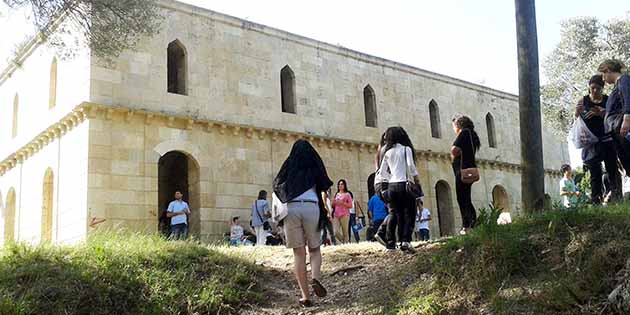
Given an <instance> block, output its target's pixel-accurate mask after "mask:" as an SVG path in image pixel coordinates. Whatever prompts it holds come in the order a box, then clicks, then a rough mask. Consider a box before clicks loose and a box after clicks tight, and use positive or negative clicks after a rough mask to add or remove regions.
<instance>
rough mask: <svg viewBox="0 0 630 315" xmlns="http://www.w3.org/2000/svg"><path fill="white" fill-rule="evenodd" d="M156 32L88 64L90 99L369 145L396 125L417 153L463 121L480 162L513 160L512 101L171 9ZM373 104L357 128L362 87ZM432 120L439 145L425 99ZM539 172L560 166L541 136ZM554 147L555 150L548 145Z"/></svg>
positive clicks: (243, 24)
mask: <svg viewBox="0 0 630 315" xmlns="http://www.w3.org/2000/svg"><path fill="white" fill-rule="evenodd" d="M164 10H165V14H166V16H167V18H166V19H165V24H164V29H163V31H162V32H161V33H160V34H159V35H158V36H156V37H154V38H152V39H148V40H146V41H144V42H143V43H142V45H141V46H140V47H139V48H138V50H137V51H136V52H128V53H124V54H123V55H122V56H121V58H119V59H118V63H117V65H116V66H115V67H112V68H106V67H103V66H99V65H97V64H96V63H95V62H96V61H94V62H93V64H92V68H91V71H92V79H91V90H90V100H91V101H93V102H96V103H102V104H113V105H120V106H128V107H131V108H136V109H148V110H152V111H160V112H164V113H172V114H178V115H186V116H191V117H195V118H200V119H210V120H220V121H226V122H233V123H240V124H246V125H253V126H259V127H267V128H280V129H284V130H289V131H294V132H300V133H307V134H315V135H320V136H331V137H336V138H342V139H352V140H356V141H365V142H376V141H377V140H378V137H379V135H380V133H381V132H382V131H383V130H384V129H385V128H386V127H387V126H392V125H401V126H403V127H405V128H406V129H407V130H408V131H409V133H410V134H411V137H412V140H413V141H414V143H415V144H416V146H417V148H419V149H428V150H432V151H438V152H446V151H448V148H449V147H450V144H451V143H452V138H453V135H452V132H451V126H450V118H451V117H452V116H453V114H455V113H465V114H467V115H470V116H471V117H472V119H473V120H474V121H475V122H476V124H477V127H478V128H477V129H478V132H479V134H480V136H481V138H482V143H483V145H484V149H483V150H482V151H481V152H480V153H479V155H480V157H481V158H485V159H492V160H499V161H503V162H509V163H516V164H518V163H519V162H520V146H519V145H518V143H519V137H520V135H519V132H518V130H519V125H518V106H517V99H516V97H515V96H514V95H511V94H507V93H503V92H499V91H496V90H492V89H489V88H486V87H483V86H479V85H475V84H471V83H467V82H463V81H461V80H457V79H453V78H449V77H445V76H442V75H438V74H435V73H431V72H428V71H424V70H420V69H417V68H413V67H410V66H406V65H402V64H399V63H395V62H392V61H388V60H384V59H380V58H377V57H373V56H369V55H365V54H362V53H358V52H354V51H351V50H348V49H345V48H342V47H337V46H332V45H329V44H325V43H322V42H318V41H315V40H311V39H307V38H304V37H301V36H298V35H294V34H290V33H287V32H284V31H280V30H276V29H272V28H269V27H265V26H262V25H257V24H253V23H250V22H247V21H244V20H240V19H236V18H232V17H228V16H225V15H222V14H219V13H215V12H212V11H208V10H204V9H199V8H194V7H191V6H188V5H185V4H179V3H175V2H173V3H172V4H171V5H169V7H167V8H165V9H164ZM175 39H178V40H179V41H180V42H181V43H183V44H184V45H185V47H186V52H187V62H188V69H189V72H188V82H187V85H188V90H187V92H188V93H187V94H188V95H177V94H170V93H167V92H166V81H167V79H166V53H167V50H166V47H167V45H168V43H169V42H171V41H173V40H175ZM285 65H289V66H290V67H291V68H292V70H293V71H294V73H295V77H296V94H297V114H287V113H282V112H281V105H280V103H281V101H280V69H282V68H283V67H284V66H285ZM367 84H370V86H371V87H372V88H373V89H374V91H375V94H376V101H377V112H378V126H379V128H368V127H364V126H365V122H364V121H365V120H364V119H365V118H364V108H363V88H364V87H365V86H366V85H367ZM432 99H434V100H435V101H436V102H437V103H438V105H439V107H440V114H441V131H442V135H443V136H442V139H434V138H432V137H431V133H430V127H429V112H428V104H429V101H430V100H432ZM487 113H491V114H492V115H493V116H494V119H495V125H496V131H497V135H496V136H497V142H498V148H496V149H495V148H489V147H488V145H487V144H488V142H487V139H488V137H487V133H486V125H485V116H486V114H487ZM544 134H545V137H544V138H545V143H544V144H545V147H544V149H545V161H546V165H545V166H546V168H557V167H559V165H556V164H558V161H565V160H568V154H566V152H563V150H562V149H561V146H566V144H565V143H564V142H563V141H558V140H557V139H554V138H552V137H551V136H550V134H549V133H547V132H546V128H545V131H544ZM557 144H561V145H557Z"/></svg>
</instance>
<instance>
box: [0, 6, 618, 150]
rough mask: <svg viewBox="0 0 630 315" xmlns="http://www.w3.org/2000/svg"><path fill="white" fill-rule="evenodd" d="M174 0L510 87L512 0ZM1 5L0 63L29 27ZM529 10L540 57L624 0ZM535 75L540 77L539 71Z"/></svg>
mask: <svg viewBox="0 0 630 315" xmlns="http://www.w3.org/2000/svg"><path fill="white" fill-rule="evenodd" d="M182 2H186V3H190V4H193V5H196V6H200V7H204V8H208V9H211V10H214V11H218V12H221V13H225V14H229V15H232V16H235V17H239V18H242V19H246V20H249V21H252V22H256V23H260V24H264V25H267V26H271V27H275V28H279V29H282V30H285V31H288V32H291V33H295V34H299V35H302V36H306V37H310V38H313V39H317V40H320V41H324V42H327V43H330V44H335V45H341V46H343V47H346V48H350V49H353V50H357V51H360V52H363V53H367V54H371V55H375V56H378V57H382V58H386V59H390V60H394V61H397V62H401V63H405V64H408V65H412V66H415V67H418V68H422V69H426V70H429V71H433V72H437V73H441V74H445V75H448V76H452V77H455V78H458V79H462V80H466V81H470V82H474V83H479V84H483V85H485V86H488V87H491V88H494V89H498V90H502V91H505V92H509V93H514V94H516V93H517V91H518V68H517V58H516V26H515V18H514V1H513V0H439V1H435V0H431V1H429V0H389V1H377V0H363V1H358V0H343V1H341V0H319V1H305V0H292V1H290V0H267V1H260V0H183V1H182ZM3 5H4V4H3V2H0V14H1V16H0V33H1V34H2V36H0V39H1V40H2V41H1V42H0V65H4V64H5V60H6V58H7V57H8V56H9V55H10V52H11V50H12V49H13V47H14V46H15V44H16V43H17V42H19V41H20V39H21V38H23V36H24V34H25V33H26V32H28V31H29V28H28V27H27V26H28V24H27V23H26V22H25V21H24V14H21V13H20V12H15V11H12V12H8V11H7V10H6V7H4V8H3V7H2V6H3ZM536 11H537V12H536V14H537V25H538V45H539V47H538V48H539V56H540V63H541V64H542V63H543V60H544V58H545V56H548V55H549V54H550V53H551V51H552V50H553V49H554V47H555V45H557V43H558V42H559V40H560V23H561V22H562V21H563V20H566V19H569V18H572V17H578V16H595V17H597V18H599V19H600V20H601V21H606V20H609V19H611V18H614V17H621V16H623V15H624V13H625V12H628V11H630V1H628V0H605V1H596V0H545V1H542V0H539V1H537V2H536ZM0 67H3V66H0ZM541 80H542V82H543V83H544V80H545V78H544V76H543V77H542V78H541ZM572 152H573V153H574V154H575V150H572ZM578 159H579V158H578Z"/></svg>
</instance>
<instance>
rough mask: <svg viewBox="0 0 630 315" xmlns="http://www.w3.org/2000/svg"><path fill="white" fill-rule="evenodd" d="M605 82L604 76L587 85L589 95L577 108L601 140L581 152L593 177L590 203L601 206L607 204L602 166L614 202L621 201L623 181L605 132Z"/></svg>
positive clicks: (597, 76)
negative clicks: (605, 201) (607, 178)
mask: <svg viewBox="0 0 630 315" xmlns="http://www.w3.org/2000/svg"><path fill="white" fill-rule="evenodd" d="M603 89H604V79H603V78H602V76H601V75H594V76H592V77H591V79H590V80H589V81H588V91H589V93H588V95H585V96H584V97H582V98H581V99H580V101H579V102H578V104H577V106H576V108H575V117H576V118H577V117H581V118H582V119H583V120H584V123H585V124H586V127H587V128H588V130H590V131H591V133H593V135H595V136H597V138H599V142H597V143H595V144H594V145H591V146H589V147H586V148H583V149H582V161H583V163H584V168H585V169H586V170H588V171H589V172H590V173H591V183H590V185H591V203H592V204H601V203H602V202H603V201H604V197H605V194H604V191H603V184H602V178H603V177H602V162H604V165H605V167H606V173H607V174H609V175H608V176H609V183H610V189H611V191H612V199H613V200H618V199H619V198H621V187H620V186H619V183H620V181H619V180H620V178H618V176H619V172H618V171H617V152H616V150H615V145H614V143H613V137H612V136H611V135H610V134H606V133H605V130H604V116H605V115H606V102H607V101H608V95H606V94H604V93H602V91H603Z"/></svg>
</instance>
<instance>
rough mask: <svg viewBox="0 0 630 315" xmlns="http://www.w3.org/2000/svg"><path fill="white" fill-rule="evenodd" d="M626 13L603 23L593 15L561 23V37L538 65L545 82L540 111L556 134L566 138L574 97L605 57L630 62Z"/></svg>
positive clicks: (629, 26) (629, 28)
mask: <svg viewBox="0 0 630 315" xmlns="http://www.w3.org/2000/svg"><path fill="white" fill-rule="evenodd" d="M629 43H630V15H627V16H625V17H623V18H618V19H613V20H610V21H608V22H606V23H602V22H600V21H598V20H597V19H596V18H594V17H579V18H573V19H569V20H567V21H564V22H563V23H562V24H561V39H560V43H558V45H557V46H556V48H555V49H554V50H553V52H552V53H551V54H550V55H548V56H546V58H545V59H544V61H543V63H542V68H543V70H544V73H545V75H546V77H547V79H548V82H547V83H546V84H545V85H544V86H542V88H541V98H542V102H543V107H542V109H543V113H544V118H545V120H546V121H548V122H549V123H550V125H551V126H552V127H553V128H554V132H556V134H558V135H561V136H563V137H564V138H566V135H567V133H568V130H569V129H570V127H571V123H572V122H573V117H574V112H575V106H576V104H577V102H578V100H579V99H580V98H581V97H582V96H583V95H586V94H588V89H587V83H588V80H589V79H590V77H591V76H593V75H594V74H597V66H598V65H599V64H600V63H601V62H602V61H604V60H605V59H607V58H616V59H619V60H621V61H623V62H624V63H625V64H626V65H628V64H629V63H630V47H629V46H630V44H629Z"/></svg>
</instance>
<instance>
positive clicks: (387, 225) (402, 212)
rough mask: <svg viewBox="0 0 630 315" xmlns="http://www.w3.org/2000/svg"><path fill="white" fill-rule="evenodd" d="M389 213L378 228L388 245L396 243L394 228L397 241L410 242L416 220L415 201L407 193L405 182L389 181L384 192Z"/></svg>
mask: <svg viewBox="0 0 630 315" xmlns="http://www.w3.org/2000/svg"><path fill="white" fill-rule="evenodd" d="M384 197H385V200H384V201H385V202H386V203H387V208H388V210H389V214H387V217H385V220H383V224H381V227H380V228H379V230H378V234H379V235H380V236H381V238H383V236H385V237H384V239H385V241H386V242H387V243H388V246H394V245H395V244H396V228H398V241H399V242H411V235H412V233H413V228H414V225H415V222H416V206H415V205H416V201H415V200H414V199H413V198H412V197H411V196H410V195H409V194H408V193H407V190H406V183H389V186H388V188H387V191H386V192H385V193H384Z"/></svg>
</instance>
